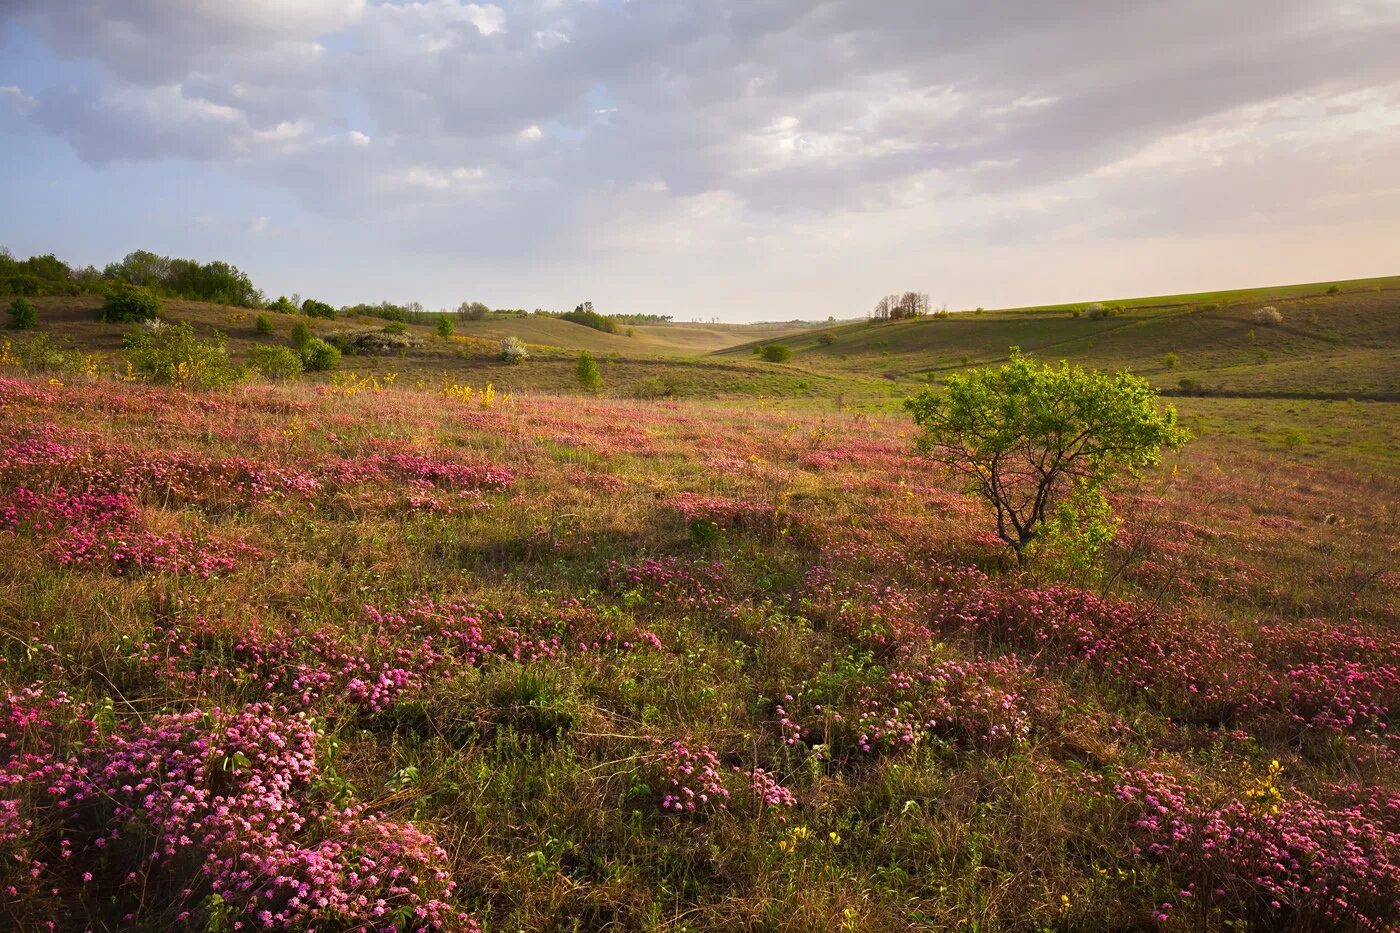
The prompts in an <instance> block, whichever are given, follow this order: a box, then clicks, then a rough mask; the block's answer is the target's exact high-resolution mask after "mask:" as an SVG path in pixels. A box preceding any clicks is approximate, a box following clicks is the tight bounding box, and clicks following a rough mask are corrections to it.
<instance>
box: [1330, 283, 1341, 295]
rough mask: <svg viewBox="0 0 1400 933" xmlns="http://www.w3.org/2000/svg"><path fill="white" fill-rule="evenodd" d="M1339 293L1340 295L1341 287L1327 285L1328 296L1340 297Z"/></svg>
mask: <svg viewBox="0 0 1400 933" xmlns="http://www.w3.org/2000/svg"><path fill="white" fill-rule="evenodd" d="M1341 293H1342V287H1341V286H1340V285H1329V286H1327V294H1329V295H1340V294H1341Z"/></svg>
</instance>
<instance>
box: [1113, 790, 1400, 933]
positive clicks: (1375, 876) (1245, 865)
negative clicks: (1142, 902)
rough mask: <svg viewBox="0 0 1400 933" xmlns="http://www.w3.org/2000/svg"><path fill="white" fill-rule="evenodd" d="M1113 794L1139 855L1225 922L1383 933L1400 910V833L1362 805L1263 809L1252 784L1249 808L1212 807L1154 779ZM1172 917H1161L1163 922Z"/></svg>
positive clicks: (1199, 796)
mask: <svg viewBox="0 0 1400 933" xmlns="http://www.w3.org/2000/svg"><path fill="white" fill-rule="evenodd" d="M1250 791H1253V793H1250ZM1113 794H1114V796H1115V797H1116V798H1117V799H1118V800H1119V801H1120V802H1121V803H1122V806H1123V816H1124V819H1125V822H1126V824H1127V825H1128V827H1129V834H1130V836H1131V838H1132V840H1133V846H1134V848H1133V851H1134V854H1135V855H1140V856H1146V857H1148V858H1151V859H1154V860H1156V861H1160V862H1162V863H1164V864H1165V865H1167V866H1168V867H1169V868H1170V869H1171V870H1172V872H1173V874H1174V875H1175V876H1176V877H1177V878H1179V879H1182V881H1183V883H1184V884H1186V885H1187V887H1186V888H1185V889H1184V890H1183V892H1182V894H1183V896H1186V897H1193V898H1198V899H1200V900H1201V901H1202V902H1203V906H1206V907H1213V908H1215V909H1219V910H1220V911H1222V912H1223V913H1224V914H1225V915H1226V916H1232V917H1235V918H1239V919H1244V920H1247V921H1249V922H1251V923H1257V924H1259V925H1260V926H1261V927H1263V928H1266V929H1278V928H1280V927H1281V926H1284V925H1297V926H1303V927H1309V928H1320V927H1330V928H1336V927H1342V926H1355V927H1359V928H1361V929H1371V930H1380V929H1386V928H1388V923H1389V919H1388V918H1391V919H1393V918H1394V916H1395V914H1396V910H1397V906H1400V861H1397V857H1398V855H1400V834H1397V833H1396V832H1395V829H1394V827H1393V826H1392V827H1386V826H1385V825H1384V824H1383V823H1382V822H1381V821H1379V820H1377V819H1376V818H1375V817H1374V816H1373V815H1371V814H1369V813H1368V812H1367V806H1366V804H1365V803H1361V802H1355V801H1353V802H1346V801H1343V802H1341V803H1340V804H1339V805H1338V806H1336V807H1328V806H1326V805H1324V804H1323V803H1321V802H1319V801H1317V800H1314V799H1313V798H1311V797H1308V796H1307V795H1305V794H1302V793H1301V792H1298V791H1292V792H1290V793H1289V794H1288V795H1287V796H1286V797H1283V798H1276V797H1275V796H1274V795H1267V800H1268V801H1269V802H1266V803H1264V805H1260V799H1259V795H1258V784H1257V783H1252V784H1251V786H1250V787H1249V788H1247V789H1246V792H1245V793H1242V794H1241V795H1240V796H1241V797H1244V799H1239V798H1235V799H1229V800H1226V802H1224V803H1221V804H1216V803H1214V802H1212V799H1211V796H1212V795H1211V794H1210V793H1209V792H1208V791H1206V790H1205V789H1203V788H1201V787H1198V786H1196V785H1194V784H1192V783H1191V782H1189V781H1186V780H1183V779H1181V778H1179V777H1176V776H1173V775H1171V774H1168V773H1164V772H1161V771H1152V770H1134V771H1129V772H1126V773H1124V774H1123V776H1122V778H1121V779H1120V780H1119V781H1118V782H1117V784H1116V785H1115V786H1114V788H1113ZM1275 800H1281V802H1273V801H1275ZM1391 818H1392V820H1393V814H1392V815H1391ZM1170 908H1171V905H1170V903H1168V904H1166V905H1164V906H1163V907H1162V908H1160V910H1161V915H1162V917H1163V919H1165V917H1166V915H1167V912H1168V911H1169V910H1170Z"/></svg>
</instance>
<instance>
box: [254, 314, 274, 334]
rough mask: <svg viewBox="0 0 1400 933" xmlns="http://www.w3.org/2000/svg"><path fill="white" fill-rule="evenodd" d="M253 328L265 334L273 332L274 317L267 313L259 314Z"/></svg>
mask: <svg viewBox="0 0 1400 933" xmlns="http://www.w3.org/2000/svg"><path fill="white" fill-rule="evenodd" d="M253 330H255V331H257V332H258V333H260V334H262V335H264V336H266V335H267V334H270V333H272V318H270V317H268V316H267V315H266V314H259V315H258V319H257V320H256V321H254V322H253Z"/></svg>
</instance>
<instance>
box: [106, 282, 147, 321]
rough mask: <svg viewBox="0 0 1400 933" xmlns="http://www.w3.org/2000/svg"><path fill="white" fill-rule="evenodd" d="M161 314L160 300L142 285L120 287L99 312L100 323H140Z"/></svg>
mask: <svg viewBox="0 0 1400 933" xmlns="http://www.w3.org/2000/svg"><path fill="white" fill-rule="evenodd" d="M159 314H160V298H158V297H157V296H156V294H155V292H153V291H151V290H150V289H148V288H142V287H141V286H140V285H118V286H116V287H115V288H113V289H112V291H111V293H110V294H109V295H108V296H107V300H106V301H104V302H103V303H102V307H101V308H100V309H99V310H98V312H97V319H98V320H99V321H116V322H131V323H140V322H141V321H151V320H155V318H156V316H157V315H159Z"/></svg>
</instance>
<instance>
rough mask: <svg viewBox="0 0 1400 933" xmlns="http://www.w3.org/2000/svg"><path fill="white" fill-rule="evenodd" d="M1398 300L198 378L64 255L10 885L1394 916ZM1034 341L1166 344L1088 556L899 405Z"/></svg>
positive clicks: (1358, 293)
mask: <svg viewBox="0 0 1400 933" xmlns="http://www.w3.org/2000/svg"><path fill="white" fill-rule="evenodd" d="M1395 294H1396V293H1395V291H1394V289H1390V290H1382V291H1381V292H1375V291H1374V290H1372V288H1371V287H1370V286H1368V287H1367V288H1364V289H1361V288H1358V289H1356V290H1355V291H1353V292H1350V293H1343V294H1342V295H1340V296H1329V295H1325V294H1317V293H1316V290H1315V289H1314V290H1312V291H1309V292H1307V293H1305V294H1303V295H1300V296H1294V295H1285V296H1282V297H1275V298H1274V299H1273V300H1276V301H1278V303H1279V307H1280V308H1282V309H1283V314H1284V321H1285V324H1286V326H1287V327H1291V328H1293V330H1291V331H1289V330H1281V329H1279V328H1272V329H1269V328H1264V327H1257V328H1250V327H1249V326H1248V324H1247V319H1246V316H1247V308H1245V307H1244V306H1241V307H1239V308H1234V307H1226V308H1224V309H1218V310H1215V311H1205V310H1199V309H1198V310H1194V311H1193V310H1183V309H1180V308H1174V309H1166V310H1163V309H1160V308H1147V309H1131V308H1130V309H1127V310H1125V312H1124V313H1123V314H1122V315H1120V316H1115V317H1111V318H1108V319H1107V320H1096V321H1089V320H1084V319H1081V318H1074V317H1071V316H1070V315H1069V313H1068V312H1064V313H1061V312H1059V311H1055V312H1047V311H1039V312H1037V313H1034V314H1031V313H1025V312H1018V311H1006V312H987V313H985V314H982V315H974V314H968V315H965V316H956V317H954V318H953V319H923V320H918V321H914V322H911V323H893V324H886V325H871V324H868V323H864V322H859V323H853V324H845V325H840V326H837V327H834V328H830V329H828V330H829V332H830V333H831V334H832V336H833V339H832V341H831V342H830V343H825V342H822V341H821V339H820V336H819V335H820V334H821V333H823V332H828V331H827V330H802V331H799V332H797V334H796V336H794V335H793V332H791V331H787V330H782V329H779V330H774V331H763V332H758V333H752V334H747V333H746V332H743V331H733V332H728V333H722V334H718V335H716V334H703V333H702V334H699V335H697V334H696V333H694V332H690V333H687V334H683V335H680V336H677V337H675V338H670V339H671V341H672V342H671V343H670V344H669V345H668V346H664V347H663V346H662V345H661V343H660V340H661V338H656V340H657V342H655V343H653V344H651V345H649V347H648V349H646V350H644V351H629V352H626V353H623V352H621V351H619V353H618V355H617V356H616V358H611V357H609V356H608V355H607V352H606V351H600V353H599V358H600V360H601V362H602V366H601V369H602V373H603V386H604V388H603V391H602V393H601V394H599V393H584V392H581V391H579V390H578V389H577V387H576V385H574V384H572V380H573V365H574V356H575V354H576V352H577V350H578V349H579V347H577V346H573V345H562V346H561V345H559V344H555V345H547V344H537V345H535V346H534V347H533V350H534V351H535V352H534V353H533V355H532V358H531V359H530V361H529V362H528V363H526V364H525V365H520V366H508V365H506V364H503V363H501V362H499V361H498V360H496V359H495V354H494V351H493V350H492V349H491V348H489V347H488V346H487V345H486V344H485V343H484V341H486V340H487V339H488V338H489V336H490V335H485V334H482V335H472V334H458V335H455V337H454V338H453V339H449V338H439V339H436V342H434V338H432V337H430V336H429V335H428V334H427V332H426V329H425V330H424V331H423V332H422V333H421V334H419V336H420V338H421V342H420V344H419V345H418V346H416V347H415V348H413V349H411V350H409V351H407V352H405V353H402V354H387V355H382V356H375V357H355V356H347V357H346V358H345V360H344V362H343V364H342V369H341V371H340V372H338V373H336V374H331V375H322V376H319V377H316V378H314V379H313V378H307V377H304V378H302V379H300V380H293V381H289V382H286V383H278V384H273V383H267V382H261V381H256V380H254V381H248V382H244V383H242V384H239V385H236V386H234V387H232V388H230V389H227V390H223V391H217V392H191V391H182V390H179V389H176V388H172V387H168V386H159V385H151V384H147V383H145V382H143V381H141V380H139V379H136V378H133V377H132V376H130V375H128V374H126V373H124V372H123V371H122V369H121V367H120V366H119V365H117V363H118V360H119V359H120V339H121V333H122V330H123V329H122V328H120V327H117V326H115V325H105V324H97V323H94V322H92V320H91V312H92V309H93V307H95V305H96V300H95V299H89V298H82V297H75V298H48V299H38V300H36V304H37V305H38V306H39V309H40V315H41V323H42V327H43V331H44V332H45V333H47V334H49V335H50V336H51V337H53V338H54V339H56V340H60V341H62V340H65V339H66V340H68V341H70V342H71V343H72V345H74V346H76V347H78V348H79V349H80V350H81V351H82V352H85V353H87V354H88V355H89V356H90V357H91V359H92V360H93V361H94V362H92V363H91V364H90V365H87V364H84V365H81V366H78V367H76V368H75V369H69V370H59V369H55V370H53V371H38V370H33V371H30V370H32V367H30V368H28V369H27V368H26V367H25V366H24V365H22V362H23V361H22V360H21V359H20V357H19V356H18V355H17V353H18V351H17V350H13V349H11V350H7V351H6V352H5V353H4V354H3V356H0V416H2V417H0V639H3V640H2V641H0V892H3V894H4V896H3V897H0V924H2V925H5V926H8V927H10V928H14V929H20V930H30V929H34V930H42V929H51V930H89V929H92V930H117V929H148V930H232V929H316V930H361V929H374V930H429V929H436V930H473V929H482V930H487V931H496V930H502V931H504V930H599V929H629V930H630V929H636V930H669V931H681V930H734V929H753V930H852V931H859V930H912V929H952V930H984V931H985V930H1003V929H1010V930H1037V931H1038V930H1086V929H1097V930H1108V929H1113V930H1123V929H1167V930H1174V929H1182V930H1185V929H1230V930H1332V929H1343V930H1385V929H1393V928H1395V926H1396V925H1397V923H1400V769H1398V768H1397V763H1400V737H1397V735H1396V734H1395V729H1396V713H1395V711H1396V710H1397V708H1400V599H1397V594H1400V573H1397V571H1396V569H1395V568H1396V567H1397V566H1400V560H1397V557H1400V533H1397V531H1396V520H1397V514H1396V504H1397V503H1400V472H1397V463H1396V456H1397V454H1396V452H1397V448H1400V437H1397V432H1400V427H1397V419H1396V417H1395V414H1394V405H1395V402H1396V400H1395V399H1394V398H1393V397H1392V396H1391V393H1393V391H1394V389H1395V383H1394V378H1395V375H1396V373H1395V363H1394V359H1395V357H1394V356H1393V349H1394V347H1393V343H1394V341H1393V338H1394V337H1395V326H1396V321H1397V317H1396V314H1395V304H1394V299H1395ZM1288 302H1293V304H1289V303H1288ZM1309 302H1311V304H1308V303H1309ZM1310 309H1311V310H1313V311H1316V313H1317V318H1316V320H1315V321H1314V320H1313V319H1311V318H1309V317H1308V311H1309V310H1310ZM167 314H168V315H169V316H171V317H173V318H179V319H187V320H192V321H194V322H195V323H196V324H197V325H198V327H200V328H201V330H202V332H208V331H211V330H212V329H213V328H215V327H219V328H221V329H223V330H224V331H225V332H226V333H228V334H229V336H230V349H231V350H232V351H233V353H234V355H235V356H238V355H241V354H242V353H244V352H246V349H247V348H248V346H250V345H252V344H253V343H255V342H256V341H257V340H259V339H264V338H263V337H260V336H259V335H258V334H257V333H255V332H254V331H253V317H252V315H251V314H250V313H248V312H246V311H239V310H233V309H226V308H218V307H216V306H211V305H202V304H197V303H193V302H190V303H181V302H169V303H168V305H167ZM275 324H276V325H277V328H278V332H277V333H275V334H274V335H272V338H271V339H283V335H282V331H283V330H286V329H287V328H288V327H289V326H290V324H289V322H288V321H286V320H284V318H283V317H282V316H279V317H278V318H277V319H276V320H275ZM314 324H315V327H316V328H317V329H318V331H319V332H325V333H330V332H332V331H335V330H339V329H351V328H355V327H363V323H356V322H353V321H350V322H347V321H344V320H339V321H332V322H322V321H317V322H314ZM547 326H549V327H551V328H555V329H557V328H558V327H559V326H562V323H561V322H557V321H556V322H550V323H549V324H548V325H547ZM569 326H576V325H569ZM661 327H662V325H657V328H658V329H660V328H661ZM1091 327H1096V328H1098V329H1097V330H1092V331H1091V330H1090V328H1091ZM1052 328H1055V329H1057V330H1055V331H1054V332H1053V333H1052V330H1051V329H1052ZM1198 328H1199V329H1201V330H1200V333H1199V334H1197V330H1196V329H1198ZM1250 329H1254V330H1256V331H1258V332H1259V333H1256V335H1255V337H1254V338H1250V337H1249V336H1247V333H1246V332H1247V331H1248V330H1250ZM410 333H419V332H418V331H417V330H414V329H411V328H410ZM568 333H572V332H571V331H569V332H568ZM1329 333H1330V334H1333V335H1334V336H1335V339H1332V340H1327V339H1325V337H1326V334H1329ZM1192 334H1197V337H1196V338H1195V339H1197V340H1198V343H1197V344H1196V345H1194V348H1191V347H1186V346H1184V345H1183V344H1184V341H1185V340H1187V339H1188V337H1190V335H1192ZM1290 334H1291V335H1292V336H1291V337H1289V336H1288V335H1290ZM779 335H785V336H783V339H786V340H788V341H789V342H791V343H792V345H793V347H794V349H796V350H797V354H796V356H795V358H794V361H793V363H792V364H791V365H774V364H765V363H763V362H761V361H758V360H755V359H754V358H753V356H752V354H751V353H750V352H749V351H748V348H747V346H739V347H736V348H733V349H728V348H727V344H728V341H730V340H734V339H742V338H743V337H745V336H749V337H751V338H752V339H753V340H754V341H763V342H766V341H771V340H773V339H775V337H776V336H779ZM1110 335H1112V336H1110ZM504 336H517V335H515V334H506V335H504ZM600 336H607V337H610V338H612V339H615V340H629V339H641V338H626V337H619V336H617V335H600ZM588 339H594V338H593V337H592V336H589V337H588ZM15 340H16V341H18V340H19V338H15ZM559 340H560V341H561V343H562V342H563V340H564V338H559ZM474 341H483V343H477V342H474ZM886 341H887V342H888V345H887V346H886V345H882V342H886ZM1037 341H1039V342H1037ZM1260 342H1264V346H1265V349H1270V348H1272V351H1271V352H1272V356H1271V357H1270V358H1269V359H1263V358H1261V357H1259V356H1258V354H1257V353H1255V355H1254V356H1253V357H1248V356H1243V357H1242V358H1237V357H1241V354H1248V353H1251V352H1253V351H1251V350H1250V349H1249V348H1250V347H1253V346H1257V345H1258V344H1259V343H1260ZM1011 345H1017V346H1022V347H1024V348H1025V349H1027V350H1028V351H1029V350H1035V351H1037V352H1039V354H1040V355H1041V356H1042V357H1044V358H1047V359H1049V358H1058V356H1057V355H1056V354H1060V353H1061V351H1063V354H1062V355H1064V356H1067V357H1068V358H1070V359H1077V360H1079V361H1081V362H1089V363H1091V364H1095V365H1098V366H1100V368H1104V369H1110V368H1118V367H1120V366H1125V365H1134V363H1135V362H1136V361H1147V360H1152V361H1155V360H1156V359H1157V358H1158V357H1160V355H1161V354H1163V353H1166V352H1172V350H1173V348H1175V352H1178V353H1179V354H1180V356H1181V358H1182V362H1181V365H1180V367H1179V368H1177V369H1174V370H1173V371H1172V372H1171V373H1170V375H1169V374H1167V373H1166V372H1163V373H1160V374H1158V373H1156V372H1155V371H1154V372H1145V373H1144V374H1145V375H1148V376H1149V378H1151V379H1152V380H1153V381H1154V382H1156V383H1158V384H1159V385H1160V386H1161V387H1162V388H1166V389H1169V390H1173V391H1176V392H1178V393H1179V395H1178V397H1174V398H1171V399H1168V400H1164V401H1170V402H1172V403H1174V404H1177V405H1178V406H1179V407H1180V409H1181V414H1182V423H1183V424H1184V425H1185V426H1186V427H1187V428H1188V429H1189V430H1191V432H1192V433H1193V435H1194V439H1193V440H1192V441H1191V442H1190V443H1188V444H1187V446H1186V447H1185V448H1184V449H1182V450H1181V451H1180V452H1177V453H1172V454H1169V455H1168V456H1167V457H1166V459H1165V461H1164V462H1163V463H1162V464H1161V466H1160V467H1158V468H1156V469H1153V470H1151V471H1150V472H1148V473H1147V474H1146V475H1145V476H1144V477H1143V478H1142V479H1141V480H1140V481H1136V482H1133V483H1127V484H1123V485H1122V486H1120V487H1119V488H1117V489H1115V490H1114V493H1113V497H1112V498H1113V503H1114V506H1115V510H1116V513H1117V514H1118V516H1119V517H1120V518H1121V520H1122V524H1121V527H1119V529H1118V532H1117V534H1116V536H1115V538H1114V541H1113V542H1112V544H1111V545H1110V546H1109V547H1108V548H1107V549H1106V551H1105V552H1104V553H1103V554H1102V555H1101V556H1100V558H1099V560H1098V561H1097V562H1096V563H1095V564H1094V565H1093V566H1090V567H1082V566H1061V565H1056V564H1055V563H1054V562H1053V561H1045V562H1039V563H1032V564H1031V565H1029V566H1028V567H1026V568H1023V569H1018V568H1017V567H1016V566H1015V565H1014V564H1013V563H1012V562H1011V561H1010V560H1009V558H1008V555H1007V553H1006V549H1005V548H1004V547H1002V546H1001V544H1000V542H999V541H998V540H997V539H996V537H995V535H994V534H993V533H992V529H991V523H990V520H989V518H988V515H987V511H986V508H985V506H984V505H983V504H982V503H981V502H980V501H979V500H977V499H976V498H974V497H972V496H970V495H969V494H968V493H967V491H966V490H965V489H964V488H963V487H962V486H961V485H960V484H959V483H957V482H956V481H954V480H953V479H952V478H950V477H948V476H946V475H943V474H942V473H940V472H939V471H937V470H935V469H933V468H932V467H931V466H930V465H929V464H928V463H927V462H926V461H925V460H924V459H922V458H921V457H920V456H919V455H918V454H917V453H916V452H915V450H914V448H913V433H914V431H913V426H912V425H911V424H910V422H909V421H908V419H907V418H906V417H905V416H904V415H902V414H901V413H899V412H898V410H897V409H896V408H895V407H894V403H895V402H897V400H898V399H899V398H901V397H903V395H907V394H909V393H910V392H911V391H913V389H914V388H916V387H918V386H921V385H925V384H928V383H929V382H933V383H934V384H937V381H938V379H939V378H940V377H939V375H938V374H939V373H940V372H951V371H955V370H956V369H957V368H959V367H961V366H965V365H973V364H976V363H985V362H994V361H996V360H997V359H1000V358H1003V357H1004V355H1005V353H1006V352H1007V348H1008V347H1009V346H1011ZM1387 347H1390V351H1387V349H1386V348H1387ZM702 352H703V354H704V355H696V356H689V357H682V356H680V355H679V354H681V353H695V354H701V353H702ZM1339 354H1354V359H1353V360H1352V362H1356V361H1360V360H1366V361H1369V362H1368V363H1366V365H1357V366H1349V365H1345V363H1344V362H1343V361H1339V362H1338V363H1337V375H1336V378H1334V376H1333V374H1331V372H1330V371H1328V370H1326V369H1318V368H1317V367H1316V366H1314V365H1313V363H1314V362H1315V361H1317V360H1324V359H1331V358H1334V357H1336V356H1337V355H1339ZM843 355H844V357H845V358H844V359H842V356H843ZM1290 360H1291V361H1293V362H1295V363H1296V364H1297V365H1295V366H1292V367H1289V366H1283V365H1281V363H1284V362H1288V361H1290ZM1144 365H1145V363H1143V362H1138V363H1137V365H1136V366H1135V368H1140V367H1143V366H1144ZM1231 367H1246V369H1245V371H1244V373H1245V374H1244V375H1242V374H1232V375H1229V376H1228V377H1227V375H1226V374H1227V373H1231V372H1232V370H1231ZM1183 373H1184V374H1187V375H1181V374H1183ZM1192 374H1194V375H1192ZM1246 375H1247V378H1246ZM1159 377H1160V378H1159ZM1180 378H1195V379H1197V380H1201V381H1205V382H1209V383H1211V384H1212V385H1215V386H1216V388H1217V390H1218V391H1215V392H1213V393H1212V392H1189V393H1188V392H1185V391H1183V390H1181V388H1180V386H1179V384H1178V380H1179V379H1180ZM488 382H489V383H490V386H489V388H488V385H487V383H488ZM653 382H655V383H660V385H661V387H660V389H655V388H654V385H653ZM1221 383H1228V386H1227V388H1229V389H1230V390H1231V391H1228V392H1227V391H1219V389H1220V384H1221ZM1367 387H1369V388H1367ZM1363 388H1365V389H1366V391H1362V390H1363Z"/></svg>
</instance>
